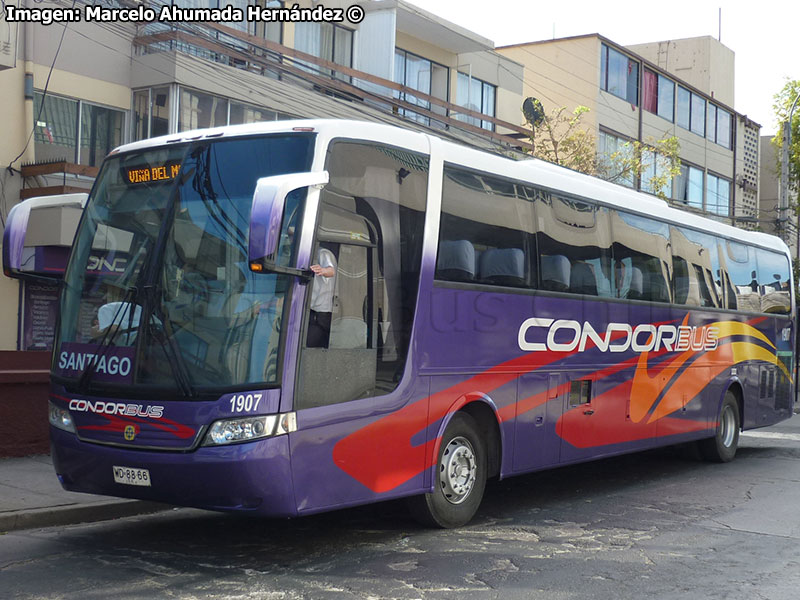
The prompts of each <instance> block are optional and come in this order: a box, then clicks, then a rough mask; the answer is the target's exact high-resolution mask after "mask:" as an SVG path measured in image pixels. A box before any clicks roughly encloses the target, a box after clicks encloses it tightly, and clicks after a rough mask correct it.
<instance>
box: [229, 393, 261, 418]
mask: <svg viewBox="0 0 800 600" xmlns="http://www.w3.org/2000/svg"><path fill="white" fill-rule="evenodd" d="M261 396H262V394H239V395H235V396H233V397H232V398H231V400H230V402H231V412H232V413H240V412H253V411H256V410H258V404H259V403H260V402H261Z"/></svg>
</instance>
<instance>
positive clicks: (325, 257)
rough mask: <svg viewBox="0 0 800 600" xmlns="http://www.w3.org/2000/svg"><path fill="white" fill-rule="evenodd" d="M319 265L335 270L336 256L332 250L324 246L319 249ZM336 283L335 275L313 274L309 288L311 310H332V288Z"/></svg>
mask: <svg viewBox="0 0 800 600" xmlns="http://www.w3.org/2000/svg"><path fill="white" fill-rule="evenodd" d="M319 266H320V267H323V268H327V267H333V271H334V273H335V272H336V257H335V256H334V255H333V252H331V251H330V250H327V249H326V248H320V249H319ZM335 285H336V277H335V276H334V277H325V276H324V275H314V284H313V287H312V289H311V310H313V311H316V312H332V311H333V290H334V286H335Z"/></svg>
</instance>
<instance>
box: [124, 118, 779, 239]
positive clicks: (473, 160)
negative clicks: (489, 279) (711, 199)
mask: <svg viewBox="0 0 800 600" xmlns="http://www.w3.org/2000/svg"><path fill="white" fill-rule="evenodd" d="M301 131H316V132H318V133H320V134H322V135H323V136H324V137H325V138H327V139H333V138H337V137H344V138H349V139H361V138H363V139H368V140H372V141H380V142H383V143H387V144H390V145H395V146H401V147H407V148H409V149H412V150H416V151H424V152H427V150H426V149H427V148H428V147H430V140H431V139H437V140H439V141H438V143H439V144H443V148H444V149H445V162H448V163H455V164H459V165H462V166H464V167H467V168H471V169H475V170H478V171H484V172H487V173H491V174H493V175H499V176H504V177H508V178H511V179H516V180H518V181H521V182H527V183H530V184H533V185H540V186H543V187H546V188H549V189H551V190H553V191H558V192H562V193H565V194H568V195H572V196H577V197H580V198H585V199H587V200H593V201H597V202H600V203H602V204H605V205H607V206H611V207H614V208H619V209H622V210H626V211H631V212H634V213H639V214H641V215H643V216H650V217H655V218H657V219H659V220H663V221H666V222H668V223H671V224H673V225H682V226H687V227H691V228H693V229H697V230H700V231H704V232H707V233H714V234H717V235H720V236H723V237H726V238H730V239H733V240H738V241H743V242H747V243H750V244H754V245H757V246H761V247H764V248H769V249H772V250H776V251H779V252H781V253H784V254H787V255H788V254H789V248H788V246H787V245H786V244H785V243H784V241H783V240H781V239H780V238H778V237H776V236H773V235H769V234H766V233H762V232H756V231H747V230H744V229H739V228H737V227H733V226H731V225H727V224H725V223H721V222H719V221H717V220H714V219H711V218H707V217H703V216H700V215H698V214H695V213H692V212H688V211H684V210H681V209H679V208H673V207H672V206H670V205H669V204H668V203H667V202H665V201H663V200H660V199H659V198H656V197H654V196H651V195H649V194H645V193H642V192H637V191H635V190H633V189H630V188H627V187H625V186H622V185H618V184H615V183H611V182H608V181H604V180H602V179H599V178H597V177H592V176H590V175H585V174H583V173H579V172H577V171H573V170H571V169H567V168H565V167H561V166H558V165H555V164H552V163H548V162H545V161H542V160H539V159H535V158H530V159H527V160H513V159H510V158H507V157H504V156H500V155H494V154H490V153H488V152H485V151H482V150H477V149H474V148H470V147H467V146H463V145H460V144H456V143H453V142H450V141H446V140H442V139H441V138H437V136H434V135H430V134H423V133H419V132H415V131H412V130H409V129H404V128H402V127H397V126H395V125H389V124H382V123H369V122H365V121H351V120H345V119H302V120H287V121H268V122H262V123H250V124H244V125H228V126H225V127H216V128H212V129H199V130H194V131H187V132H183V133H178V134H171V135H165V136H160V137H156V138H150V139H147V140H141V141H138V142H133V143H130V144H125V145H124V146H120V147H118V148H116V149H115V150H113V151H112V153H111V154H117V153H120V152H131V151H137V150H146V149H149V148H155V147H159V146H164V145H168V144H174V143H179V142H189V141H194V140H201V139H220V138H231V137H241V136H248V135H258V134H267V133H291V132H301ZM426 138H427V139H426ZM440 147H442V146H440Z"/></svg>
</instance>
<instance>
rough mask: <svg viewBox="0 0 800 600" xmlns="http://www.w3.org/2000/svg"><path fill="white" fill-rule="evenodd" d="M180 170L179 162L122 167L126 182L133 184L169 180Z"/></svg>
mask: <svg viewBox="0 0 800 600" xmlns="http://www.w3.org/2000/svg"><path fill="white" fill-rule="evenodd" d="M180 170H181V165H180V163H174V164H167V165H156V166H148V167H132V168H130V169H123V172H124V177H125V181H126V183H129V184H130V185H135V184H138V183H152V182H155V183H158V182H161V181H171V180H173V179H175V177H177V176H178V172H180Z"/></svg>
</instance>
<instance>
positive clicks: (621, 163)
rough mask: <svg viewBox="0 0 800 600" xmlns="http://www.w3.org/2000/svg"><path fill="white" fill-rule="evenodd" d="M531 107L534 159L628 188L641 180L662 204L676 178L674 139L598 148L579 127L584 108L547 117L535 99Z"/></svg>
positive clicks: (563, 109)
mask: <svg viewBox="0 0 800 600" xmlns="http://www.w3.org/2000/svg"><path fill="white" fill-rule="evenodd" d="M533 102H534V105H535V107H536V110H535V111H534V113H535V115H536V116H537V118H536V119H535V121H534V122H533V123H531V127H532V134H531V143H532V144H533V147H534V149H533V152H532V154H533V156H535V157H536V158H541V159H542V160H546V161H548V162H552V163H555V164H557V165H561V166H563V167H568V168H570V169H574V170H575V171H580V172H581V173H586V174H587V175H594V176H597V177H601V178H602V179H606V180H608V181H613V182H615V183H620V184H622V185H626V186H628V187H632V186H633V183H634V182H635V181H636V180H637V179H640V180H641V188H642V189H643V190H645V191H648V192H650V193H652V194H655V195H656V196H658V197H659V198H662V199H664V200H666V199H667V194H666V190H667V189H668V188H669V184H670V182H671V181H672V179H673V178H674V177H677V176H678V175H680V159H679V158H678V153H679V152H680V144H679V142H678V138H676V137H675V136H671V137H667V136H666V135H665V136H664V137H663V138H662V139H659V140H648V141H647V143H643V142H640V141H638V140H630V141H625V142H623V143H621V144H619V145H618V146H616V147H615V148H600V149H598V147H597V140H596V139H595V136H594V135H593V134H592V133H590V132H589V131H587V130H586V129H585V128H584V127H583V126H582V123H581V119H582V117H583V115H585V114H586V113H587V112H589V108H587V107H586V106H576V107H575V109H574V110H573V111H572V112H571V113H570V112H568V111H567V107H566V106H561V107H557V108H554V109H552V110H551V111H550V112H549V113H548V112H547V111H545V110H544V108H543V107H542V104H541V102H539V100H533Z"/></svg>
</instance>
